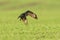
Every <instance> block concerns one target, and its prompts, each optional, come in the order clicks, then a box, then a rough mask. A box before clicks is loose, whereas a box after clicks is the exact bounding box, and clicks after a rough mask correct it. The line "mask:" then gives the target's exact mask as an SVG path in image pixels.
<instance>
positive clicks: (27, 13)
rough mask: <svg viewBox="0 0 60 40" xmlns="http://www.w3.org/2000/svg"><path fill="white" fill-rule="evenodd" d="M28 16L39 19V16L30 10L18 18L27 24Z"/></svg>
mask: <svg viewBox="0 0 60 40" xmlns="http://www.w3.org/2000/svg"><path fill="white" fill-rule="evenodd" d="M27 16H31V17H32V18H34V19H38V18H37V15H36V14H35V13H33V12H32V11H29V10H28V11H26V12H24V13H22V14H21V15H19V17H18V18H20V20H22V21H23V22H24V23H25V24H27V23H28V21H27V18H26V17H27Z"/></svg>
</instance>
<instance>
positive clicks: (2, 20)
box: [0, 0, 60, 40]
mask: <svg viewBox="0 0 60 40" xmlns="http://www.w3.org/2000/svg"><path fill="white" fill-rule="evenodd" d="M5 1H8V0H0V2H5ZM36 1H37V0H36ZM36 1H35V2H36ZM8 2H10V3H9V4H5V5H0V40H60V1H59V0H57V1H56V0H48V1H44V0H41V1H40V2H41V3H40V4H38V5H35V6H30V7H29V6H28V7H24V8H19V7H18V9H13V10H12V9H9V8H10V7H17V6H19V5H23V4H26V3H30V2H34V0H30V1H27V0H26V1H23V0H21V1H19V0H11V1H8ZM9 5H10V6H9ZM26 10H31V11H33V12H34V13H36V14H37V16H38V20H35V19H33V18H31V17H29V16H28V17H27V18H28V25H25V24H24V23H23V22H22V21H19V20H18V19H17V17H18V16H19V15H20V14H21V13H23V12H25V11H26ZM31 20H32V21H31Z"/></svg>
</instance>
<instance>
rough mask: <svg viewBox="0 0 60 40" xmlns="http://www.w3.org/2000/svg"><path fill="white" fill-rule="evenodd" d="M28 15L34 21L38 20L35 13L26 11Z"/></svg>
mask: <svg viewBox="0 0 60 40" xmlns="http://www.w3.org/2000/svg"><path fill="white" fill-rule="evenodd" d="M27 13H28V15H29V16H31V17H32V18H34V19H38V18H37V15H36V14H35V13H33V12H32V11H27Z"/></svg>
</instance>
